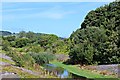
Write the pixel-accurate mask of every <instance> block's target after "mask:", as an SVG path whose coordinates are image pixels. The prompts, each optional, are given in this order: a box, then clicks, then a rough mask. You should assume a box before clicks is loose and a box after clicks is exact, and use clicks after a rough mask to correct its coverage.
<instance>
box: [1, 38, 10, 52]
mask: <svg viewBox="0 0 120 80" xmlns="http://www.w3.org/2000/svg"><path fill="white" fill-rule="evenodd" d="M9 46H10V43H9V42H8V41H7V40H3V41H2V50H4V51H9Z"/></svg>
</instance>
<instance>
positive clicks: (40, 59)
mask: <svg viewBox="0 0 120 80" xmlns="http://www.w3.org/2000/svg"><path fill="white" fill-rule="evenodd" d="M30 55H31V56H32V57H33V58H34V59H35V62H36V63H37V64H39V65H43V64H47V63H49V61H51V60H54V59H55V56H54V55H53V54H51V53H30Z"/></svg>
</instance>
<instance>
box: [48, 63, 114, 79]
mask: <svg viewBox="0 0 120 80" xmlns="http://www.w3.org/2000/svg"><path fill="white" fill-rule="evenodd" d="M50 63H52V64H55V65H56V66H59V67H62V68H64V69H66V70H68V71H69V72H71V73H73V74H75V75H78V76H83V77H86V78H114V77H113V76H104V75H102V74H98V73H95V72H91V71H89V70H85V69H80V68H78V67H76V66H73V65H65V64H63V63H62V62H57V61H54V62H50Z"/></svg>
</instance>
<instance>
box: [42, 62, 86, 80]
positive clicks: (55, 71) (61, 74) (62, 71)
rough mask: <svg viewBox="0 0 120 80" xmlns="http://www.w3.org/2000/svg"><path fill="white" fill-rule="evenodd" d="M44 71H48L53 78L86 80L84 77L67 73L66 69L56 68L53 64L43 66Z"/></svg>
mask: <svg viewBox="0 0 120 80" xmlns="http://www.w3.org/2000/svg"><path fill="white" fill-rule="evenodd" d="M44 69H45V70H47V71H49V72H50V73H51V72H52V73H53V74H54V75H55V76H57V77H59V78H80V79H82V80H88V79H86V78H85V77H82V76H77V75H75V74H72V73H70V72H69V71H67V70H66V69H63V68H61V67H58V66H56V65H54V64H45V65H44Z"/></svg>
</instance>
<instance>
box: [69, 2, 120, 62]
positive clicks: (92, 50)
mask: <svg viewBox="0 0 120 80" xmlns="http://www.w3.org/2000/svg"><path fill="white" fill-rule="evenodd" d="M119 23H120V1H119V2H112V3H110V4H108V5H105V6H101V7H100V8H97V9H96V10H92V11H90V12H89V13H88V14H87V15H86V17H85V20H84V21H83V23H82V24H81V28H80V29H77V30H76V31H75V32H73V33H72V34H71V36H70V39H71V41H72V43H73V45H72V46H71V47H72V48H71V50H70V53H69V55H70V57H71V61H73V62H72V63H75V62H76V63H81V64H84V63H85V64H93V63H98V64H111V63H120V57H118V56H120V24H119ZM76 55H78V56H76Z"/></svg>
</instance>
